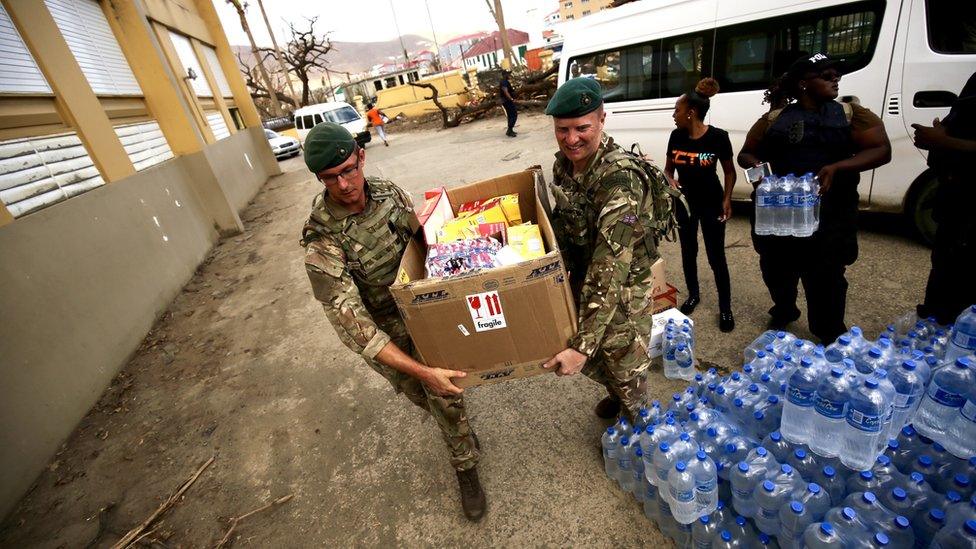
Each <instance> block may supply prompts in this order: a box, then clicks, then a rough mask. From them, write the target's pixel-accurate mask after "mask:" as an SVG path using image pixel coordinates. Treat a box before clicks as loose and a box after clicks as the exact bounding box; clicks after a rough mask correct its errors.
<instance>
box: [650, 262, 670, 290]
mask: <svg viewBox="0 0 976 549" xmlns="http://www.w3.org/2000/svg"><path fill="white" fill-rule="evenodd" d="M651 276H653V277H654V282H652V283H651V295H653V296H658V295H660V294H663V293H665V292H667V291H668V288H669V285H668V279H667V276H666V273H665V272H664V258H663V257H659V258H657V261H655V262H654V264H653V265H651Z"/></svg>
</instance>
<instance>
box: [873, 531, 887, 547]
mask: <svg viewBox="0 0 976 549" xmlns="http://www.w3.org/2000/svg"><path fill="white" fill-rule="evenodd" d="M874 543H875V544H876V545H880V546H882V547H884V546H885V545H888V536H886V535H885V534H884V532H877V533H875V534H874Z"/></svg>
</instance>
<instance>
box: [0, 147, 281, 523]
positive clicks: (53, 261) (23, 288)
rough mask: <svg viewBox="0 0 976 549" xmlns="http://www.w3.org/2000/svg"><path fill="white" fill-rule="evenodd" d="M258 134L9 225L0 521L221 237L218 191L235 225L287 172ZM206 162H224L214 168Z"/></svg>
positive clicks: (0, 232)
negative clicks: (268, 184)
mask: <svg viewBox="0 0 976 549" xmlns="http://www.w3.org/2000/svg"><path fill="white" fill-rule="evenodd" d="M261 132H262V129H261V128H251V129H248V130H244V131H241V132H238V133H237V134H234V135H232V136H230V137H228V138H226V139H224V140H222V141H220V142H218V143H216V144H214V145H211V146H209V147H208V148H207V149H205V150H204V151H201V152H200V153H197V154H196V155H187V156H182V157H178V158H176V159H173V160H169V161H167V162H164V163H162V164H159V165H157V166H154V167H152V168H149V169H147V170H145V171H142V172H139V173H137V174H135V175H133V176H130V177H127V178H125V179H122V180H120V181H117V182H115V183H111V184H109V185H106V186H104V187H101V188H98V189H95V190H93V191H90V192H88V193H85V194H83V195H80V196H76V197H74V198H71V199H69V200H67V201H65V202H62V203H60V204H57V205H54V206H52V207H50V208H47V209H44V210H41V211H39V212H36V213H33V214H30V215H27V216H25V217H22V218H20V219H17V220H16V221H15V222H13V223H10V224H8V225H6V226H3V227H0V251H2V257H3V259H2V261H0V311H3V319H4V320H3V323H2V328H0V357H2V360H0V380H2V381H0V516H3V515H5V514H6V513H7V512H8V511H9V510H10V508H11V507H12V506H13V505H14V504H15V503H16V502H17V500H18V499H19V498H20V497H21V495H23V493H24V492H25V491H26V490H27V489H28V488H29V487H30V485H31V484H32V483H33V480H34V478H35V477H36V476H37V474H38V473H39V472H40V471H41V470H42V469H43V468H44V467H45V466H46V465H47V463H48V461H49V460H50V458H51V457H52V456H53V454H54V452H55V451H56V450H57V448H58V446H59V445H60V444H61V442H62V441H63V440H64V439H65V438H66V437H67V436H68V435H69V434H70V433H71V432H72V430H73V429H74V428H75V426H76V425H77V423H78V421H79V420H81V418H82V417H84V415H85V413H86V412H87V411H88V410H89V408H91V406H92V405H93V404H94V403H95V402H96V401H97V399H98V397H99V396H100V395H101V393H102V391H103V390H104V389H105V387H106V386H107V385H108V383H109V382H110V381H111V379H112V377H113V376H115V374H116V373H117V372H118V371H119V369H121V367H122V366H123V365H125V363H126V362H127V360H128V359H129V357H130V356H131V354H132V353H133V352H134V351H135V350H136V349H137V348H138V346H139V344H140V343H141V342H142V339H143V338H144V337H145V334H146V333H147V332H148V331H149V329H150V328H151V327H152V324H153V322H154V320H155V318H156V316H157V315H158V314H160V313H161V312H163V311H164V310H165V309H166V307H167V305H168V304H169V303H170V302H171V301H172V300H173V298H174V297H175V296H176V295H177V294H178V293H179V292H180V289H181V288H182V287H183V285H184V284H185V283H186V282H187V281H188V280H189V279H190V277H191V276H192V275H193V273H194V271H195V270H196V268H197V266H198V265H199V264H200V262H201V261H202V260H203V259H204V257H205V256H206V254H207V252H208V250H209V249H210V248H211V246H212V245H213V244H214V243H215V242H216V241H217V238H218V234H219V231H220V230H222V228H221V227H220V222H219V221H218V219H217V218H218V217H219V216H221V215H222V216H224V217H226V215H227V214H226V212H223V213H221V212H219V211H216V212H215V209H216V210H219V208H220V206H221V204H220V196H219V192H217V189H223V190H225V191H226V193H227V197H226V198H224V199H223V201H224V203H223V208H224V209H225V210H227V211H231V212H233V215H234V216H235V217H236V216H237V211H239V210H240V209H241V208H243V206H244V205H246V204H247V202H248V201H249V200H250V199H251V198H252V197H253V196H254V194H255V193H256V192H257V190H258V189H259V188H260V186H261V184H262V183H264V181H266V180H267V177H268V176H269V175H272V174H274V173H279V170H278V167H277V162H275V161H274V157H273V156H271V150H270V148H269V147H268V145H267V141H265V140H264V139H263V137H261V140H260V141H258V140H257V136H261V135H262V133H261ZM244 154H247V155H248V157H249V158H250V161H251V167H248V163H247V161H245V160H244V159H243V155H244ZM268 158H270V163H269V162H268ZM208 159H210V160H212V161H213V162H215V163H217V164H215V165H211V166H210V169H209V170H208V169H207V160H208ZM201 160H202V162H201ZM215 182H216V183H219V186H216V187H215V186H214V183H215ZM238 223H239V218H238Z"/></svg>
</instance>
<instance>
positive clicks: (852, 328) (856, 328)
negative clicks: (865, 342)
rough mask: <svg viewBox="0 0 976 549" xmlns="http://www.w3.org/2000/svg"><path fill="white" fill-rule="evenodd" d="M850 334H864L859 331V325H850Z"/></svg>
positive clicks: (857, 335) (856, 335)
mask: <svg viewBox="0 0 976 549" xmlns="http://www.w3.org/2000/svg"><path fill="white" fill-rule="evenodd" d="M851 335H852V336H855V337H861V336H862V335H864V332H862V331H861V327H860V326H852V327H851Z"/></svg>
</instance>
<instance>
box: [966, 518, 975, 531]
mask: <svg viewBox="0 0 976 549" xmlns="http://www.w3.org/2000/svg"><path fill="white" fill-rule="evenodd" d="M966 531H967V532H969V533H970V534H972V535H976V520H972V519H970V520H967V521H966Z"/></svg>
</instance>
